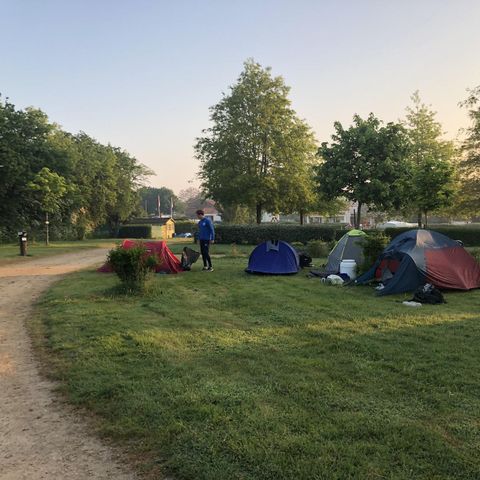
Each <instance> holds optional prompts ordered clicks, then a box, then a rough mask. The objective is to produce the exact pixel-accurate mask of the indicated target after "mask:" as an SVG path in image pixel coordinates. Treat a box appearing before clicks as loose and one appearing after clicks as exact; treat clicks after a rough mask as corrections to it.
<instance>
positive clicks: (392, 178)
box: [316, 113, 408, 228]
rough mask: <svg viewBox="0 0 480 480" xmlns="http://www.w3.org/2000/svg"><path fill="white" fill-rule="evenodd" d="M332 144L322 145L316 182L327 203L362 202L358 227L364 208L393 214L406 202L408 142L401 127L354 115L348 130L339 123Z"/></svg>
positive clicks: (373, 117)
mask: <svg viewBox="0 0 480 480" xmlns="http://www.w3.org/2000/svg"><path fill="white" fill-rule="evenodd" d="M334 127H335V134H333V135H332V142H331V143H330V144H328V143H327V142H324V143H322V145H321V147H320V148H319V150H318V155H319V157H320V159H321V161H322V163H321V165H320V166H319V167H317V169H316V170H317V176H316V182H317V185H318V190H319V192H320V193H321V194H322V195H324V197H325V198H326V199H327V200H332V199H334V198H336V197H344V198H346V199H347V200H349V201H352V202H358V208H357V215H356V222H355V223H356V225H355V226H356V227H357V228H358V227H359V225H360V223H361V211H362V206H363V205H369V206H370V207H372V208H377V209H382V210H390V209H392V208H397V207H398V206H399V205H400V204H401V201H402V190H401V188H400V182H399V181H400V180H401V179H402V178H403V176H404V175H405V169H406V167H405V158H406V156H407V152H408V141H407V137H406V134H405V130H404V128H403V127H402V125H400V124H395V123H388V124H387V125H385V126H382V122H381V121H380V120H379V119H378V118H376V117H375V116H374V115H373V113H371V114H370V115H369V116H368V118H367V119H366V120H364V119H362V118H361V117H360V116H359V115H354V117H353V125H352V126H350V127H349V128H348V129H344V128H343V126H342V124H341V123H340V122H335V124H334Z"/></svg>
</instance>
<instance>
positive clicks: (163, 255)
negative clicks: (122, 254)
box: [98, 240, 183, 273]
mask: <svg viewBox="0 0 480 480" xmlns="http://www.w3.org/2000/svg"><path fill="white" fill-rule="evenodd" d="M139 243H141V245H143V246H145V248H146V249H147V254H148V255H156V257H157V260H158V264H157V266H156V268H155V272H156V273H179V272H183V268H182V265H181V263H180V260H178V258H177V257H176V256H175V255H174V254H173V252H172V251H171V250H170V249H169V248H168V246H167V244H166V242H161V241H150V242H138V241H135V240H124V241H123V242H122V248H125V249H129V248H133V247H136V246H138V244H139ZM98 271H99V272H113V269H112V267H111V265H110V264H109V263H108V262H107V263H105V265H103V266H102V267H100V268H99V269H98Z"/></svg>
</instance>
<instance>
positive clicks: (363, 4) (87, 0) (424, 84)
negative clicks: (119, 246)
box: [0, 0, 480, 193]
mask: <svg viewBox="0 0 480 480" xmlns="http://www.w3.org/2000/svg"><path fill="white" fill-rule="evenodd" d="M479 19H480V1H479V0H383V1H380V0H355V1H354V0H339V1H334V0H332V1H322V0H317V1H310V0H289V1H286V0H276V1H275V0H256V1H255V0H241V1H240V0H197V1H194V0H189V1H187V0H170V1H168V2H167V1H161V0H156V1H153V0H95V1H93V0H55V1H54V0H0V93H1V94H2V96H3V97H9V99H10V101H11V102H12V103H14V104H15V105H16V106H17V108H24V107H26V106H30V105H32V106H35V107H38V108H41V109H42V110H44V111H45V112H46V113H47V114H48V115H49V117H50V120H51V121H54V122H56V123H58V124H60V125H61V126H62V127H63V128H64V129H65V130H67V131H70V132H73V133H76V132H78V131H80V130H81V131H84V132H86V133H87V134H89V135H91V136H92V137H94V138H96V139H97V140H98V141H100V142H102V143H111V144H112V145H115V146H118V147H122V148H124V149H126V150H127V151H128V152H130V153H131V154H132V155H134V156H135V157H136V158H137V159H138V160H139V161H140V162H142V163H144V164H145V165H147V166H148V167H150V168H151V169H153V170H154V171H155V173H156V175H155V176H153V177H151V179H150V183H151V184H152V185H153V186H157V187H159V186H167V187H169V188H172V189H173V190H174V191H175V192H177V193H178V191H179V190H181V189H183V188H187V187H189V186H196V185H198V180H197V171H198V161H197V160H196V159H195V158H194V150H193V145H194V143H195V138H196V137H198V136H200V135H201V134H202V129H204V128H207V127H208V126H209V107H211V106H212V105H214V104H216V103H217V102H218V101H219V100H220V98H221V96H222V92H228V87H229V86H230V85H232V84H233V83H234V82H235V81H236V79H237V77H238V75H239V74H240V72H241V71H242V68H243V62H244V61H245V60H246V59H248V58H254V59H255V60H256V61H258V62H259V63H261V64H262V65H263V66H270V67H272V73H273V74H274V75H282V76H283V77H284V79H285V82H286V84H287V85H289V86H290V87H291V92H290V98H291V100H292V105H293V108H294V109H295V110H296V112H297V114H298V115H299V116H300V117H301V118H303V119H305V120H306V121H307V123H308V124H309V125H310V126H311V127H312V129H313V131H314V132H315V135H316V138H317V140H318V141H319V142H323V141H328V140H329V139H330V135H331V134H332V133H333V122H334V121H336V120H339V121H341V122H342V123H343V124H344V125H348V124H349V123H350V122H351V119H352V116H353V115H354V114H355V113H358V114H359V115H361V116H366V115H368V113H370V112H373V113H374V114H375V115H377V116H378V117H380V118H381V119H382V120H384V121H397V120H399V119H401V118H403V117H404V115H405V108H406V106H407V105H408V104H409V103H410V96H411V94H412V93H413V92H414V91H415V90H419V91H420V95H421V98H422V100H423V101H424V102H425V103H427V104H429V105H431V106H432V108H433V109H434V110H435V111H437V112H438V114H437V119H438V120H439V121H440V122H441V123H442V125H443V127H444V130H445V131H446V137H447V138H452V139H454V138H456V137H457V134H458V130H459V129H460V128H464V127H466V126H468V118H467V115H466V112H465V111H464V110H462V109H460V108H459V106H458V103H459V102H460V101H462V100H463V99H465V98H466V89H467V88H473V87H475V86H477V85H479V84H480V57H479V52H480V28H479V26H478V25H479Z"/></svg>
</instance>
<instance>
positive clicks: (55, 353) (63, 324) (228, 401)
mask: <svg viewBox="0 0 480 480" xmlns="http://www.w3.org/2000/svg"><path fill="white" fill-rule="evenodd" d="M174 248H177V247H174ZM231 248H232V247H231V246H215V247H214V250H217V251H216V252H215V253H219V251H222V252H223V254H224V255H226V256H225V257H222V258H217V259H215V272H214V273H203V272H200V271H199V266H198V265H196V266H195V267H194V268H195V269H194V271H192V272H188V273H184V274H179V275H175V276H174V275H172V276H168V275H157V276H156V277H155V278H154V279H153V281H152V282H151V284H150V287H149V290H148V293H147V294H146V295H145V296H142V297H135V296H133V297H127V296H122V295H119V294H117V293H116V289H115V286H116V285H117V280H116V278H115V277H114V276H113V275H108V274H98V273H95V272H83V273H78V274H74V275H71V276H69V277H67V278H66V279H65V280H63V281H61V282H60V283H58V284H56V285H55V286H54V288H53V289H51V290H50V291H49V292H48V293H47V294H46V295H45V297H44V298H43V300H42V301H41V303H40V305H39V315H38V316H37V318H36V320H35V321H36V322H37V327H39V328H40V330H41V331H42V334H43V335H44V336H45V338H46V343H45V347H44V348H45V349H46V352H47V353H48V362H49V368H50V372H51V374H52V375H53V376H54V378H56V379H57V380H59V382H60V383H59V385H60V388H61V390H62V392H64V393H65V394H66V396H67V398H68V399H69V400H70V401H71V402H73V403H74V404H75V405H78V406H81V407H85V408H86V409H88V410H89V411H91V412H94V413H95V414H96V416H97V418H98V419H99V420H98V428H99V431H100V433H101V434H102V435H105V436H107V437H108V438H110V439H112V440H114V441H116V442H118V443H120V444H121V445H124V446H125V448H126V449H127V450H128V451H129V452H131V453H133V454H135V455H136V456H137V458H138V459H141V460H140V464H139V465H138V466H139V469H140V470H141V471H143V472H144V473H145V474H147V475H148V474H150V475H151V476H152V478H162V475H163V474H168V475H172V476H173V478H175V479H196V480H201V479H204V480H207V479H208V480H216V479H219V480H220V479H222V480H224V479H242V480H260V479H262V480H264V479H271V480H282V479H284V480H287V479H288V480H290V479H309V480H310V479H328V480H333V479H342V480H343V479H379V478H384V479H425V480H427V479H428V480H431V479H477V478H480V430H479V427H480V424H479V418H480V374H479V368H478V362H479V359H480V291H473V292H468V293H451V294H448V295H447V296H446V298H447V301H448V303H447V304H446V305H441V306H422V307H421V308H416V309H415V308H409V307H406V306H404V305H402V304H401V303H399V301H400V300H403V299H404V298H405V297H403V296H397V297H382V298H376V297H374V295H373V291H372V289H371V288H369V287H354V288H353V287H352V288H349V287H346V288H341V287H329V286H325V285H322V284H321V283H319V281H318V280H315V279H307V278H306V276H305V275H303V274H299V275H296V276H289V277H266V276H249V275H247V274H245V273H244V272H243V269H244V268H245V265H246V258H245V257H242V256H237V255H242V254H244V253H246V249H247V247H245V249H244V250H245V251H244V250H242V251H240V252H238V251H237V252H235V251H234V252H232V251H231ZM229 249H230V251H229ZM37 330H38V329H37Z"/></svg>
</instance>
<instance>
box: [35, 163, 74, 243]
mask: <svg viewBox="0 0 480 480" xmlns="http://www.w3.org/2000/svg"><path fill="white" fill-rule="evenodd" d="M27 188H29V189H30V190H32V191H33V192H35V196H36V197H37V201H38V202H39V204H40V208H41V210H42V212H43V213H44V214H45V231H46V235H45V243H46V245H48V244H49V231H50V221H49V214H50V215H52V214H55V213H58V212H59V211H60V209H61V208H62V203H63V199H64V197H65V195H67V193H68V192H69V190H72V186H70V185H68V183H67V182H66V180H65V178H64V177H62V176H61V175H58V173H56V172H52V171H51V170H50V169H49V168H48V167H43V168H42V169H41V170H40V171H39V172H38V173H37V174H36V175H35V177H34V178H33V180H32V181H31V182H29V183H28V184H27Z"/></svg>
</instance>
